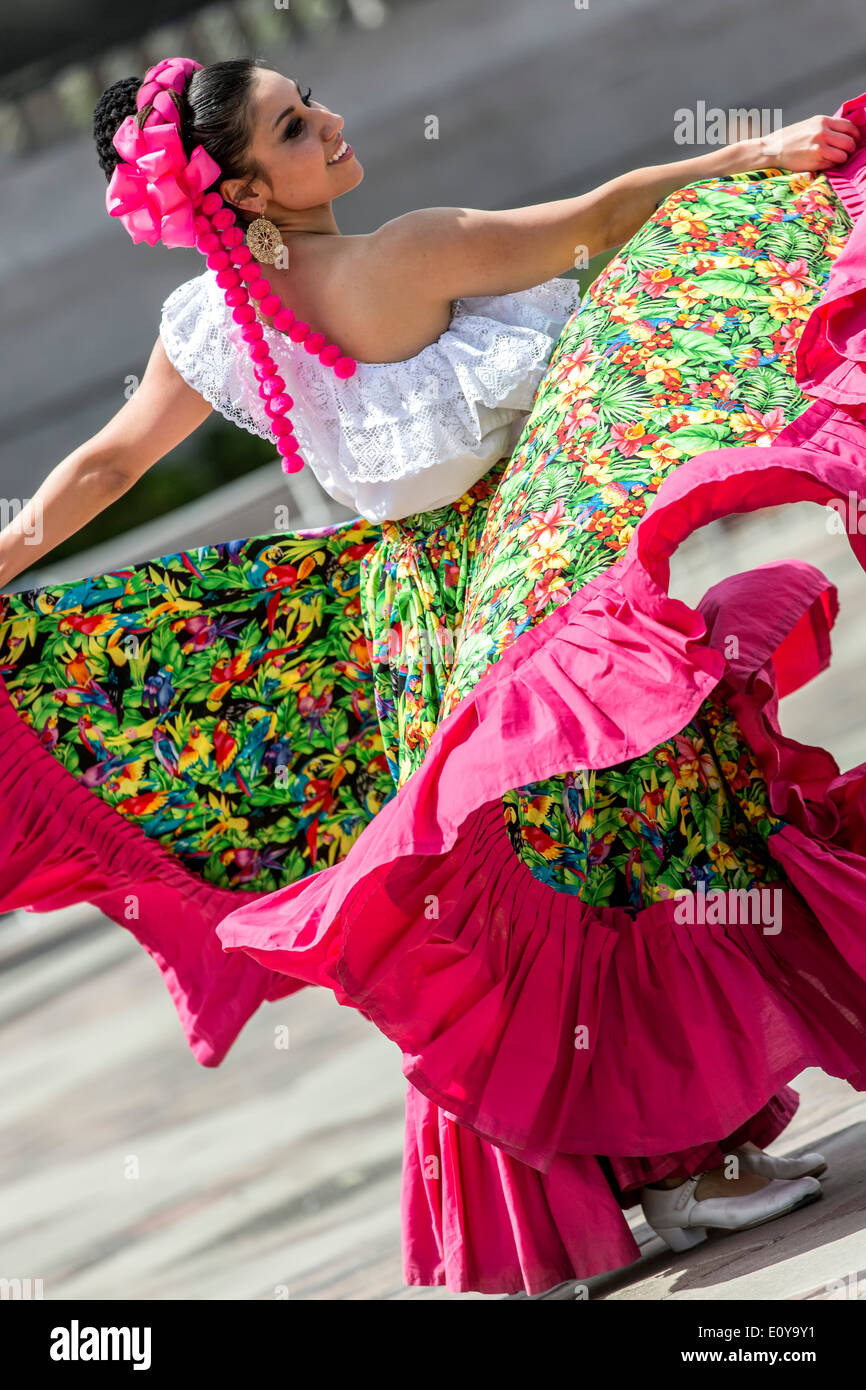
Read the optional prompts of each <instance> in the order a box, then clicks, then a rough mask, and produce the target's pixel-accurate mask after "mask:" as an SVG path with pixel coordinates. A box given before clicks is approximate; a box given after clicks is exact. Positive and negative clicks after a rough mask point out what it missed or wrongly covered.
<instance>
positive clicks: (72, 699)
mask: <svg viewBox="0 0 866 1390" xmlns="http://www.w3.org/2000/svg"><path fill="white" fill-rule="evenodd" d="M377 538H378V529H377V528H376V527H374V526H372V525H371V524H369V523H367V522H365V521H363V520H361V519H358V520H353V521H351V522H350V523H348V524H342V525H338V526H331V527H324V528H321V529H319V530H316V531H308V532H304V533H291V534H284V535H272V536H266V537H260V538H257V539H252V540H240V541H233V542H230V543H227V544H222V545H214V546H204V547H201V548H198V549H196V550H192V551H189V552H184V553H181V554H175V555H167V556H163V557H162V558H161V559H159V560H154V561H151V562H148V563H146V564H142V565H135V566H130V567H128V568H126V569H123V570H118V571H115V572H114V573H112V574H107V575H100V576H98V577H95V578H90V579H84V580H81V581H79V582H75V583H66V584H60V585H56V586H54V587H52V588H50V589H42V590H29V591H25V592H23V593H20V594H15V595H9V596H6V597H5V598H4V599H2V600H0V604H2V612H0V675H2V677H3V680H4V681H5V683H6V687H7V690H8V691H9V694H10V696H11V698H12V699H13V701H14V703H15V705H16V708H17V712H18V714H19V715H20V717H21V718H22V719H23V720H25V721H26V722H27V724H29V725H30V727H31V728H32V729H33V731H34V732H35V733H36V734H37V735H38V737H39V740H40V742H41V744H42V745H43V747H44V748H46V749H48V750H49V751H50V752H51V753H52V754H53V756H54V757H55V758H57V759H58V760H59V761H60V762H61V763H62V764H63V766H64V767H65V768H66V769H67V770H68V771H69V772H71V773H73V774H74V775H75V776H76V777H77V778H78V779H79V780H80V781H81V782H82V783H83V785H84V786H86V787H88V788H90V789H91V790H92V791H93V792H94V793H95V794H97V795H98V796H100V797H102V798H103V799H104V800H105V801H106V802H107V803H108V804H109V805H111V806H112V807H114V809H115V810H116V811H117V812H118V813H119V814H120V815H121V816H123V817H124V818H125V820H127V821H128V822H131V823H133V824H135V825H137V826H138V827H139V828H140V829H141V830H142V831H143V832H144V833H145V834H146V835H148V836H150V837H152V838H153V839H155V840H157V841H159V843H160V844H161V845H162V846H163V847H164V848H166V849H168V850H170V851H171V852H172V853H173V854H174V855H176V856H177V858H178V859H179V860H180V861H181V862H182V863H183V865H184V866H185V867H186V868H188V869H190V870H191V871H193V872H194V873H196V874H198V875H200V876H201V877H202V878H204V879H205V880H207V881H208V882H209V883H212V884H215V885H217V886H219V887H222V888H230V889H231V888H240V889H244V890H247V891H262V892H267V891H270V890H272V889H273V888H276V887H278V886H280V885H281V884H283V883H290V882H294V880H295V879H297V878H300V877H303V876H304V875H305V874H308V873H313V872H315V871H316V870H317V869H320V868H324V867H326V866H327V865H329V864H331V863H334V862H335V861H336V860H337V859H338V858H341V857H342V856H343V855H344V854H345V853H347V851H348V849H349V847H350V846H351V845H352V844H353V843H354V841H355V840H356V839H357V837H358V835H359V834H360V833H361V831H362V830H363V828H364V826H365V825H367V824H368V823H369V821H370V820H371V819H372V817H373V816H374V815H375V814H376V812H377V811H378V809H379V808H380V806H382V805H383V803H384V802H385V801H386V800H387V799H388V798H389V797H390V796H392V795H393V794H394V786H393V782H392V779H391V776H390V773H389V770H388V764H387V760H386V758H385V755H384V750H383V747H382V740H381V736H380V734H379V728H378V722H377V718H376V710H375V702H374V698H373V688H372V678H371V673H370V664H369V659H368V656H367V644H366V639H365V636H364V632H363V629H362V625H361V620H360V580H359V566H360V561H361V558H362V556H363V555H364V554H365V553H366V551H367V550H369V548H370V547H371V546H372V545H374V544H375V543H376V540H377Z"/></svg>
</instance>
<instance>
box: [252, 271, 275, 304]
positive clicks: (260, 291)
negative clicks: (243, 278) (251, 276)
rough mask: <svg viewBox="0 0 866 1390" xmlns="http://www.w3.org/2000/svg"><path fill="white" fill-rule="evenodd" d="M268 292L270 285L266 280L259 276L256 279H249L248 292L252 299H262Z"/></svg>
mask: <svg viewBox="0 0 866 1390" xmlns="http://www.w3.org/2000/svg"><path fill="white" fill-rule="evenodd" d="M270 292H271V287H270V285H269V284H268V282H267V280H264V279H262V277H261V276H259V278H258V280H251V281H250V294H251V295H252V297H253V299H264V297H265V295H266V294H270Z"/></svg>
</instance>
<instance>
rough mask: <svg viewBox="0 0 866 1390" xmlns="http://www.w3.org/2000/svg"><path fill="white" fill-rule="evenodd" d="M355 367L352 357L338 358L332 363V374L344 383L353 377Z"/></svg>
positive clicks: (355, 363)
mask: <svg viewBox="0 0 866 1390" xmlns="http://www.w3.org/2000/svg"><path fill="white" fill-rule="evenodd" d="M357 366H358V364H357V362H356V361H355V359H354V357H338V358H337V360H336V362H335V363H334V374H335V376H338V377H339V378H340V380H341V381H346V380H347V379H348V378H349V377H350V376H354V374H355V370H356V368H357Z"/></svg>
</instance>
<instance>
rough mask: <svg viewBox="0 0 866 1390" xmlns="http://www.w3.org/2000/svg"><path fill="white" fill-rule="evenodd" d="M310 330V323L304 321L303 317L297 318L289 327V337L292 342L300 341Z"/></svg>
mask: <svg viewBox="0 0 866 1390" xmlns="http://www.w3.org/2000/svg"><path fill="white" fill-rule="evenodd" d="M309 331H310V325H309V324H308V323H304V320H303V319H298V321H297V323H294V324H293V325H292V327H291V328H290V329H289V337H290V338H291V340H292V342H293V343H302V342H303V341H304V339H305V338H306V336H307V334H308V333H309Z"/></svg>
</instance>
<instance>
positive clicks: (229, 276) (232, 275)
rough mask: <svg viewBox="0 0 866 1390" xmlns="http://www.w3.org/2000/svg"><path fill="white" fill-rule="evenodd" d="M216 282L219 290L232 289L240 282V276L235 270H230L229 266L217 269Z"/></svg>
mask: <svg viewBox="0 0 866 1390" xmlns="http://www.w3.org/2000/svg"><path fill="white" fill-rule="evenodd" d="M216 282H217V284H218V285H219V287H220V289H221V290H233V289H234V288H235V286H236V285H239V284H240V283H241V277H240V276H239V275H238V273H237V271H236V270H232V269H231V267H230V266H229V267H228V268H227V269H226V270H218V271H217V277H216ZM244 298H246V290H244Z"/></svg>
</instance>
